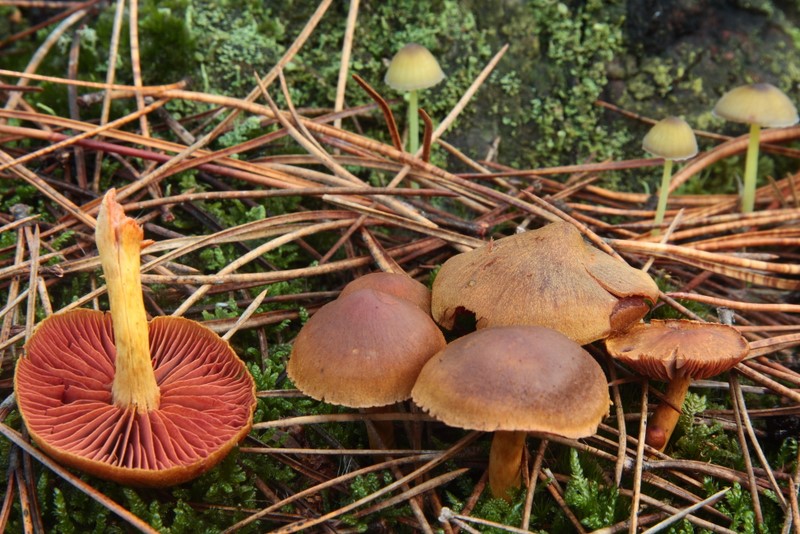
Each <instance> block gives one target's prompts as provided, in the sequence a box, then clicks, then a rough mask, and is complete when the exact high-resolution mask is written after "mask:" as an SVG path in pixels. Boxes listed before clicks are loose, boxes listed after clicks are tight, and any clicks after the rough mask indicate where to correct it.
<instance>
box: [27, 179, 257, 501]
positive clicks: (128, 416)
mask: <svg viewBox="0 0 800 534" xmlns="http://www.w3.org/2000/svg"><path fill="white" fill-rule="evenodd" d="M96 239H97V246H98V250H99V252H100V259H101V263H102V267H103V272H104V274H105V277H106V283H107V285H108V293H109V301H110V307H111V313H110V314H109V313H103V312H100V311H94V310H84V309H80V310H73V311H69V312H64V313H59V314H56V315H53V316H51V317H48V318H47V319H45V320H44V321H42V323H41V324H40V325H39V326H38V327H37V329H36V330H35V332H34V334H33V336H32V337H31V339H30V340H29V341H28V343H27V344H26V346H25V355H24V356H23V357H22V358H20V359H19V361H18V362H17V369H16V374H15V377H14V389H15V392H16V396H17V404H18V406H19V410H20V413H21V414H22V418H23V420H24V421H25V424H26V426H27V428H28V431H29V432H30V434H31V436H32V437H33V439H34V441H35V442H36V443H37V445H38V446H39V447H40V448H42V449H44V450H45V451H46V452H47V453H48V454H50V455H51V456H53V457H54V458H56V459H58V460H59V461H61V462H62V463H64V464H66V465H69V466H72V467H76V468H78V469H81V470H83V471H86V472H88V473H91V474H93V475H95V476H98V477H102V478H107V479H110V480H114V481H116V482H120V483H123V484H134V485H145V486H166V485H171V484H178V483H181V482H185V481H187V480H190V479H192V478H194V477H196V476H198V475H199V474H201V473H203V472H204V471H206V470H208V469H210V468H211V467H213V466H214V465H215V464H217V463H218V462H219V461H220V460H222V458H224V457H225V455H226V454H227V453H228V452H229V451H230V450H231V448H233V447H234V446H235V445H236V444H237V443H238V442H239V441H240V440H241V439H242V438H244V436H246V435H247V433H248V432H249V430H250V427H251V425H252V418H253V410H254V409H255V404H256V400H255V385H254V383H253V379H252V377H251V376H250V375H249V373H248V371H247V369H246V368H245V365H244V363H243V362H242V361H241V360H240V359H239V358H238V357H237V356H236V353H235V352H234V351H233V350H232V349H231V348H230V346H229V345H228V344H227V343H226V342H225V341H223V340H222V339H220V337H219V336H217V335H216V334H215V333H214V332H212V331H211V330H209V329H208V328H206V327H204V326H202V325H200V324H198V323H195V322H194V321H190V320H187V319H183V318H178V317H157V318H155V319H153V321H151V322H150V323H149V325H148V322H147V317H146V315H145V309H144V304H143V300H142V293H141V280H140V276H139V250H140V248H141V242H142V229H141V227H140V226H139V225H138V224H136V222H135V221H134V220H133V219H131V218H128V217H126V216H125V214H124V213H123V210H122V206H120V205H119V204H118V203H117V202H116V201H115V198H114V191H113V190H111V191H110V192H109V193H108V194H107V195H106V196H105V198H104V199H103V203H102V205H101V209H100V213H99V216H98V218H97V231H96Z"/></svg>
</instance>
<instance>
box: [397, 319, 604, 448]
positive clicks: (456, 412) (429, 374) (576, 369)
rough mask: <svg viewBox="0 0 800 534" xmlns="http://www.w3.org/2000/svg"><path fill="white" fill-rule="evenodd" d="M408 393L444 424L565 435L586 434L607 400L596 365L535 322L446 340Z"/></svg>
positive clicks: (576, 347)
mask: <svg viewBox="0 0 800 534" xmlns="http://www.w3.org/2000/svg"><path fill="white" fill-rule="evenodd" d="M412 398H413V399H414V402H415V403H417V405H419V406H420V407H421V408H423V409H425V410H427V411H428V412H430V414H431V415H432V416H433V417H435V418H437V419H439V420H441V421H442V422H444V423H446V424H448V425H450V426H454V427H459V428H466V429H472V430H482V431H489V432H494V431H497V430H507V431H525V432H548V433H551V434H558V435H560V436H565V437H569V438H580V437H585V436H589V435H592V434H594V433H595V432H596V431H597V425H598V424H600V421H601V420H602V419H603V417H605V416H606V415H607V414H608V410H609V405H610V398H609V394H608V386H607V382H606V377H605V375H604V374H603V370H602V369H601V368H600V365H598V364H597V362H596V361H595V360H594V359H593V358H592V357H591V356H590V355H589V353H587V352H586V351H585V350H583V348H581V346H580V345H578V344H577V343H575V342H574V341H571V340H570V339H568V338H566V337H565V336H564V335H562V334H560V333H558V332H556V331H555V330H551V329H549V328H543V327H538V326H505V327H494V328H484V329H482V330H476V331H475V332H472V333H470V334H467V335H465V336H463V337H460V338H458V339H457V340H455V341H452V342H451V343H449V344H448V345H447V347H446V348H445V349H444V350H442V351H441V352H439V353H438V354H437V355H436V356H434V357H433V358H431V360H430V361H429V362H428V363H427V364H425V367H424V368H423V369H422V372H421V373H420V375H419V378H418V379H417V383H416V385H415V386H414V390H413V391H412Z"/></svg>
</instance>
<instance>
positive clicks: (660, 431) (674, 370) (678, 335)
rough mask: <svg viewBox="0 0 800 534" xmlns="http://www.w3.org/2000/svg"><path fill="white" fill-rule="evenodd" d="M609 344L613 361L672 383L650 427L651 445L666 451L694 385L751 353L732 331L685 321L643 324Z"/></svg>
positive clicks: (651, 420) (649, 424)
mask: <svg viewBox="0 0 800 534" xmlns="http://www.w3.org/2000/svg"><path fill="white" fill-rule="evenodd" d="M605 343H606V348H607V349H608V353H609V354H610V355H611V356H613V357H614V358H616V359H618V360H620V361H621V362H623V363H625V364H626V365H628V366H629V367H631V368H632V369H633V370H635V371H636V372H637V373H639V374H641V375H643V376H646V377H648V378H653V379H655V380H662V381H664V382H668V385H667V390H666V392H665V394H664V402H662V403H661V404H659V405H658V407H657V408H656V411H655V413H653V416H652V417H651V418H650V419H649V421H648V423H647V444H648V445H650V446H651V447H655V448H656V449H659V450H662V451H663V450H664V448H665V447H666V446H667V443H669V438H670V437H671V436H672V432H673V431H674V430H675V425H676V424H677V422H678V418H679V417H680V411H679V410H680V408H681V406H683V401H684V399H685V398H686V393H687V392H688V391H689V384H691V382H692V380H699V379H703V378H709V377H711V376H715V375H718V374H720V373H723V372H725V371H727V370H729V369H731V368H732V367H733V366H735V365H736V364H737V363H739V362H740V361H742V359H744V357H745V356H747V353H748V350H749V345H748V343H747V340H746V339H745V338H744V337H742V335H741V334H740V333H739V332H737V331H736V329H735V328H733V327H731V326H728V325H724V324H717V323H703V322H700V321H689V320H685V319H681V320H678V319H671V320H658V319H654V320H653V321H651V322H650V323H649V324H645V323H640V324H637V325H636V326H634V327H633V328H631V329H630V330H628V331H627V332H624V333H622V334H620V335H617V336H612V337H610V338H608V339H606V341H605Z"/></svg>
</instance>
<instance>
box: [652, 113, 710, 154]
mask: <svg viewBox="0 0 800 534" xmlns="http://www.w3.org/2000/svg"><path fill="white" fill-rule="evenodd" d="M642 148H643V149H644V150H646V151H647V152H650V153H651V154H653V155H655V156H658V157H660V158H664V159H669V160H676V161H679V160H683V159H689V158H692V157H694V156H695V155H696V154H697V138H696V137H695V135H694V131H693V130H692V127H691V126H689V123H687V122H686V121H685V120H683V119H682V118H680V117H667V118H665V119H662V120H660V121H658V122H657V123H656V124H655V125H654V126H653V127H652V128H650V131H648V132H647V135H645V136H644V139H643V140H642Z"/></svg>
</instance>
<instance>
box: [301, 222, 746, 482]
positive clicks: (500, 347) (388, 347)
mask: <svg viewBox="0 0 800 534" xmlns="http://www.w3.org/2000/svg"><path fill="white" fill-rule="evenodd" d="M658 295H659V290H658V288H657V286H656V284H655V282H653V280H652V279H651V278H650V277H649V276H648V275H647V274H646V273H644V272H642V271H640V270H637V269H634V268H632V267H630V266H628V265H627V264H625V263H624V262H622V261H621V260H619V259H616V258H614V257H612V256H610V255H608V254H606V253H604V252H602V251H600V250H598V249H596V248H594V247H592V246H590V245H589V244H587V243H586V242H585V241H584V239H583V237H582V235H581V233H580V232H579V231H578V230H577V229H576V228H575V227H574V226H573V225H572V224H571V223H568V222H556V223H551V224H549V225H547V226H544V227H542V228H540V229H537V230H532V231H528V232H524V233H519V234H516V235H513V236H509V237H504V238H501V239H498V240H495V241H491V242H489V243H487V244H485V245H483V246H481V247H479V248H476V249H474V250H472V251H469V252H464V253H461V254H457V255H455V256H453V257H452V258H450V259H449V260H447V261H446V262H445V263H444V264H443V265H442V267H441V269H440V270H439V272H438V274H437V276H436V279H435V281H434V284H433V288H432V291H431V292H430V294H429V293H428V291H427V289H426V288H425V286H424V285H422V284H420V283H419V282H417V281H415V280H413V279H412V278H410V277H408V276H406V275H405V274H390V273H373V274H370V275H366V276H364V277H361V278H358V279H356V280H355V281H353V282H351V283H350V284H348V285H347V286H346V287H345V289H344V290H343V291H342V293H341V295H340V296H339V298H337V299H336V300H335V301H333V302H331V303H329V304H327V305H325V306H323V307H322V308H320V310H319V311H318V312H317V313H315V314H314V315H313V316H312V317H311V318H310V319H309V320H308V322H307V323H306V324H305V325H304V327H303V328H302V329H301V331H300V333H299V334H298V336H297V339H296V341H295V344H294V348H293V351H292V354H291V356H290V359H289V362H288V366H287V371H288V374H289V376H290V378H291V379H292V380H293V381H294V383H295V385H296V386H297V387H298V388H299V389H300V390H302V391H303V392H305V393H306V394H308V395H309V396H311V397H313V398H315V399H318V400H323V401H327V402H331V403H335V404H339V405H343V406H349V407H357V408H368V407H376V406H385V405H389V404H392V403H395V402H398V401H401V400H406V399H409V398H410V399H412V400H413V401H414V402H415V403H416V404H417V405H418V406H419V407H421V408H422V409H424V410H426V411H427V412H429V413H430V415H431V416H433V417H434V418H436V419H438V420H440V421H442V422H444V423H445V424H447V425H450V426H454V427H459V428H464V429H471V430H480V431H487V432H494V436H493V439H492V446H491V451H490V457H489V484H490V488H491V490H492V492H493V494H494V495H495V496H498V497H507V496H508V491H509V490H510V489H512V488H514V487H518V486H519V484H520V481H521V476H520V467H521V465H522V462H523V457H524V456H523V455H524V451H525V447H524V442H525V436H526V434H527V433H528V432H543V433H551V434H557V435H561V436H565V437H570V438H581V437H586V436H590V435H592V434H594V433H595V432H596V431H597V427H598V425H599V423H600V422H601V420H602V419H603V418H604V417H605V416H606V415H607V414H608V412H609V407H610V404H611V403H610V397H609V392H608V385H607V379H606V376H605V374H604V372H603V370H602V368H601V367H600V365H599V364H598V363H597V362H596V361H595V359H594V358H593V357H591V356H590V355H589V353H588V352H587V351H586V350H584V349H583V348H582V347H581V345H585V344H588V343H591V342H594V341H597V340H601V339H605V340H606V343H607V347H608V349H609V352H610V353H611V354H612V355H614V356H616V357H619V358H620V359H621V360H622V361H624V362H625V363H627V364H628V365H630V366H631V367H632V368H633V369H635V370H637V371H639V372H640V373H642V374H643V375H644V376H647V377H651V378H655V379H660V380H666V381H669V382H670V390H673V389H674V390H675V391H674V393H671V394H669V395H668V397H669V399H670V400H669V401H668V402H667V403H666V404H665V405H664V408H663V409H662V408H661V407H659V411H663V412H664V413H665V414H669V415H672V414H673V413H674V414H675V415H676V416H675V418H674V420H673V421H672V422H671V423H670V422H668V421H666V420H665V421H658V422H657V423H655V425H656V426H654V427H653V429H652V432H651V433H652V434H653V436H655V437H656V438H659V439H661V441H663V443H658V444H656V445H655V446H657V447H662V446H663V445H665V444H666V441H667V440H668V435H669V434H670V433H671V432H672V428H671V427H669V425H670V424H671V425H672V427H674V423H675V422H676V420H677V412H676V410H675V409H674V407H676V406H677V407H678V408H679V407H680V406H681V404H682V402H683V398H682V397H680V399H678V397H679V396H680V395H681V394H682V395H685V392H686V388H688V384H689V382H690V381H691V380H692V379H694V378H701V377H707V376H711V375H714V374H718V373H720V372H722V371H724V370H725V369H727V368H728V367H730V366H732V365H735V364H736V363H738V361H740V360H741V359H742V358H743V357H744V356H745V354H746V351H747V343H746V342H745V340H744V339H743V338H742V337H741V336H740V335H739V334H738V332H736V330H735V329H733V328H731V327H729V326H726V325H719V324H708V325H707V324H705V323H699V322H693V321H680V320H675V321H653V322H651V323H649V324H645V323H642V322H641V319H642V318H643V317H644V316H645V314H646V313H647V312H648V311H649V309H650V304H652V303H655V302H656V301H657V299H658ZM460 315H470V316H474V319H475V323H476V329H475V330H474V331H473V332H470V333H468V334H466V335H463V336H461V337H457V338H456V339H455V340H453V341H451V342H450V343H445V338H444V337H443V335H442V334H441V331H440V330H439V328H438V327H437V324H438V325H440V326H441V327H443V328H445V329H448V330H449V329H452V328H453V326H454V325H455V324H456V323H457V322H458V318H459V316H460ZM673 382H674V383H675V385H674V386H673V385H672V383H673ZM681 391H682V393H681ZM665 436H666V437H665ZM662 448H663V447H662Z"/></svg>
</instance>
